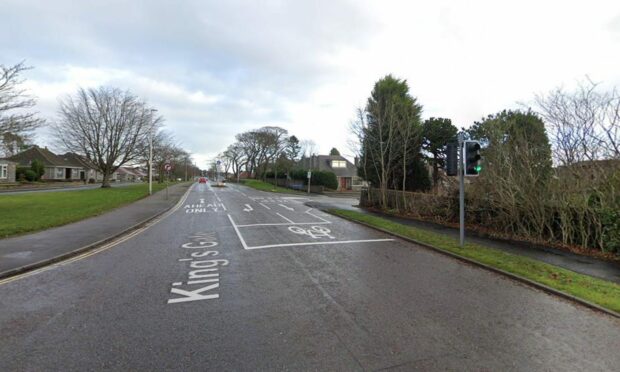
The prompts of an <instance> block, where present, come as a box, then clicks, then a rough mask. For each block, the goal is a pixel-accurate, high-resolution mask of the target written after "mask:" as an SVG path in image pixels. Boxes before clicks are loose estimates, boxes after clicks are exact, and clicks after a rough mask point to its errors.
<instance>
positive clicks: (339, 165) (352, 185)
mask: <svg viewBox="0 0 620 372" xmlns="http://www.w3.org/2000/svg"><path fill="white" fill-rule="evenodd" d="M299 165H300V166H301V167H303V168H304V169H310V170H319V171H329V172H333V173H334V174H335V175H336V177H337V178H338V191H344V190H353V189H359V188H361V187H362V180H361V178H360V177H358V176H357V166H356V165H355V164H353V163H351V162H350V161H348V160H347V159H346V158H345V157H343V156H340V155H312V156H311V157H309V158H305V157H304V158H302V159H301V160H300V161H299Z"/></svg>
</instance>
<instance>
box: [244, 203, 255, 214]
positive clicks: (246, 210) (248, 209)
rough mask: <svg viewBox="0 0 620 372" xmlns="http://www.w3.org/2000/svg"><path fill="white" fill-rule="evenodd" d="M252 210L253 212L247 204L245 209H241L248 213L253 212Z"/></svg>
mask: <svg viewBox="0 0 620 372" xmlns="http://www.w3.org/2000/svg"><path fill="white" fill-rule="evenodd" d="M253 210H254V208H252V206H251V205H249V204H246V205H245V208H244V209H243V211H244V212H250V211H253Z"/></svg>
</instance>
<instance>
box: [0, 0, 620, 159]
mask: <svg viewBox="0 0 620 372" xmlns="http://www.w3.org/2000/svg"><path fill="white" fill-rule="evenodd" d="M0 9H1V14H2V22H0V45H1V47H0V51H1V52H0V53H1V54H0V63H1V64H4V65H12V64H15V63H17V62H19V61H22V60H25V61H26V63H27V64H28V65H30V66H33V67H34V69H33V70H30V71H28V72H27V73H26V74H25V77H26V78H27V79H28V82H27V87H28V88H29V89H30V90H31V93H33V94H34V95H35V96H37V97H38V99H39V101H38V110H39V111H40V112H41V115H42V116H44V117H45V118H47V119H48V120H54V118H55V117H56V109H57V103H58V97H60V96H63V95H66V94H72V93H74V92H75V91H76V89H77V88H78V87H91V86H93V87H94V86H98V85H109V86H115V87H119V88H123V89H129V90H131V91H132V92H133V93H135V94H136V95H138V96H140V97H141V98H143V99H145V100H146V101H147V102H148V103H149V104H151V105H153V106H155V107H156V108H158V109H159V113H160V114H161V115H163V116H164V117H165V119H166V127H167V129H168V130H170V131H171V132H173V133H174V135H175V137H176V138H177V140H178V141H180V142H181V143H182V145H183V147H184V148H186V149H187V150H189V151H191V152H192V153H193V154H194V158H195V159H196V160H197V162H198V165H199V166H201V167H203V168H204V167H206V161H207V159H209V158H213V157H214V156H215V154H217V153H218V152H220V151H222V150H224V149H225V148H226V147H227V146H228V145H229V144H230V143H232V142H233V141H234V136H235V134H237V133H239V132H242V131H245V130H249V129H252V128H258V127H261V126H264V125H279V126H282V127H284V128H286V129H288V131H289V132H290V133H291V134H294V135H296V136H297V137H298V138H300V139H301V140H304V139H311V140H314V141H315V142H316V143H317V145H318V147H319V150H320V151H321V152H322V153H325V152H328V151H329V149H330V148H332V147H337V148H338V149H340V151H341V152H342V153H343V154H351V153H352V151H351V150H350V149H349V148H348V146H347V138H348V136H349V134H348V126H349V122H350V121H351V120H352V119H353V117H354V113H355V108H356V107H360V106H363V105H364V103H365V101H366V99H367V97H368V95H369V93H370V91H371V89H372V86H373V84H374V82H375V81H376V80H378V79H379V78H381V77H382V76H384V75H386V74H388V73H391V74H393V75H394V76H396V77H399V78H404V79H407V81H408V82H409V84H410V87H411V93H412V94H413V95H414V96H416V97H417V98H418V99H419V101H420V103H422V105H423V106H424V113H423V116H424V118H428V117H431V116H435V117H437V116H441V117H448V118H451V119H452V121H453V123H454V124H456V125H457V126H459V127H463V126H464V127H468V126H469V125H471V123H472V122H473V121H474V120H478V119H480V118H481V117H482V116H486V115H488V114H491V113H495V112H498V111H501V110H502V109H505V108H515V107H519V106H518V105H519V103H520V102H521V103H523V102H525V103H526V104H527V103H528V102H531V100H532V98H533V96H534V94H535V93H541V92H547V91H549V90H551V89H553V88H554V87H557V86H560V85H562V86H565V87H571V86H573V85H574V84H575V82H576V81H577V80H578V79H583V78H584V77H585V76H586V75H587V76H589V77H590V78H591V79H592V80H594V81H597V82H604V83H606V84H608V85H609V86H613V85H618V86H620V1H617V0H615V1H592V0H590V1H566V0H564V1H544V0H537V1H529V0H519V1H472V0H470V1H458V0H455V1H359V0H358V1H340V0H325V1H324V0H319V1H316V0H315V1H293V0H290V1H284V0H281V1H230V0H227V1H182V0H175V1H172V0H144V1H136V0H134V1H111V0H106V1H103V0H101V1H70V0H66V1H65V0H53V1H51V0H49V1H48V0H39V1H35V0H2V4H1V5H0ZM37 142H38V143H39V144H50V143H51V141H50V140H49V139H48V138H47V136H45V132H42V133H40V134H39V137H38V139H37Z"/></svg>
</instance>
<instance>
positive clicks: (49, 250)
mask: <svg viewBox="0 0 620 372" xmlns="http://www.w3.org/2000/svg"><path fill="white" fill-rule="evenodd" d="M188 187H189V185H188V184H177V185H173V186H171V187H169V190H168V191H169V197H168V198H166V192H165V190H162V191H160V192H157V193H155V194H153V196H151V197H147V198H144V199H141V200H139V201H137V202H135V203H132V204H129V205H126V206H124V207H121V208H117V209H115V210H113V211H110V212H108V213H105V214H103V215H100V216H95V217H91V218H88V219H85V220H82V221H79V222H76V223H72V224H69V225H64V226H60V227H56V228H52V229H49V230H44V231H41V232H37V233H33V234H28V235H22V236H16V237H13V238H8V239H0V278H2V277H4V276H7V275H9V274H12V273H15V272H18V271H21V270H23V269H24V268H28V267H31V266H33V265H37V264H39V263H43V262H46V261H49V260H53V259H56V258H57V257H59V256H63V255H67V254H70V253H72V252H75V251H77V250H80V249H82V248H84V247H86V246H89V245H91V244H94V243H96V242H100V241H103V240H107V239H109V238H110V237H112V236H114V235H117V234H119V233H122V232H123V231H124V230H126V229H128V228H130V227H132V226H134V225H136V224H139V223H141V222H143V221H145V220H147V219H149V218H152V217H154V216H156V215H157V214H160V213H162V212H164V211H166V210H167V209H169V208H170V207H172V206H173V205H174V204H175V203H176V202H177V201H178V200H179V198H180V197H181V196H182V195H183V194H184V193H185V191H187V188H188Z"/></svg>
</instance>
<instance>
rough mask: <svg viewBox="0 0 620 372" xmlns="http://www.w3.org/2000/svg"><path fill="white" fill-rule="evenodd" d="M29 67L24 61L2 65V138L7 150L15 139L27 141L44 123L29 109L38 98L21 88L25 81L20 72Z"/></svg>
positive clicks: (0, 79) (0, 68)
mask: <svg viewBox="0 0 620 372" xmlns="http://www.w3.org/2000/svg"><path fill="white" fill-rule="evenodd" d="M28 69H29V67H26V66H25V65H24V63H23V62H20V63H18V64H16V65H14V66H9V67H6V66H4V65H0V139H1V140H2V141H1V142H2V144H3V150H4V151H5V152H6V150H7V146H9V148H10V146H13V143H14V141H16V140H18V141H20V140H23V141H24V142H25V140H27V138H28V135H29V134H30V133H32V131H33V130H35V129H36V128H38V127H40V126H41V125H42V124H43V123H44V120H43V119H40V118H38V117H37V113H36V112H33V111H30V110H28V109H30V108H32V107H34V105H35V104H36V100H35V99H34V98H32V97H30V96H28V95H27V94H26V91H25V90H24V89H20V88H19V86H20V85H21V84H22V83H23V82H24V80H23V79H21V78H20V74H21V73H22V72H24V71H26V70H28ZM6 154H7V155H10V152H6Z"/></svg>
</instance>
